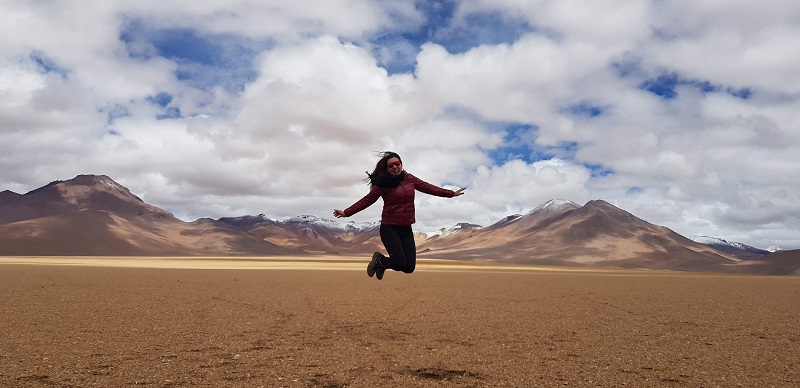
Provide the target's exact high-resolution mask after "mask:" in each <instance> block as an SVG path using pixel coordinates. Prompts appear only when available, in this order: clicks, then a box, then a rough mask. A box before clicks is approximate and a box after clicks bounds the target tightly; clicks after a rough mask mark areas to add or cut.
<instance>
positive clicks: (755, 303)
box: [0, 257, 800, 387]
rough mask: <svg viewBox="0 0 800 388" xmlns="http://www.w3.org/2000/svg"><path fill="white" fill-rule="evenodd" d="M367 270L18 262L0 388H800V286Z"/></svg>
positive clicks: (245, 263) (565, 272)
mask: <svg viewBox="0 0 800 388" xmlns="http://www.w3.org/2000/svg"><path fill="white" fill-rule="evenodd" d="M366 262H367V260H366V259H364V260H359V261H347V260H340V259H328V258H318V259H315V260H308V259H300V258H297V259H293V258H282V259H277V260H276V259H255V258H253V259H225V258H216V259H214V258H208V259H197V258H194V259H190V258H185V259H181V258H74V257H73V258H58V257H50V258H41V257H40V258H36V257H27V258H20V257H17V258H12V257H6V258H0V296H2V298H0V326H1V327H2V331H0V386H10V387H46V386H55V387H92V386H104V387H127V386H152V387H184V386H208V387H309V386H316V387H373V386H378V385H382V386H397V387H440V386H454V387H536V386H601V387H610V386H622V385H625V386H632V387H648V386H652V387H681V386H685V387H736V386H744V387H797V386H800V364H799V360H800V356H798V355H800V277H777V276H772V277H770V276H747V275H720V274H697V273H679V272H660V271H615V270H586V269H568V268H542V267H521V266H516V267H515V266H502V265H480V264H475V265H464V264H459V263H449V264H448V263H446V262H439V261H432V260H430V261H428V260H420V262H419V264H418V267H417V271H416V272H415V273H413V274H411V275H407V274H401V273H395V272H390V273H387V274H386V276H385V278H384V279H383V280H382V281H378V280H376V279H374V278H368V277H367V275H366V273H365V270H364V267H365V266H366Z"/></svg>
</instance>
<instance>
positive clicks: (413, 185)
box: [344, 172, 455, 226]
mask: <svg viewBox="0 0 800 388" xmlns="http://www.w3.org/2000/svg"><path fill="white" fill-rule="evenodd" d="M414 190H419V191H421V192H423V193H425V194H430V195H435V196H437V197H448V198H450V197H452V196H453V195H455V193H454V192H453V190H448V189H443V188H441V187H437V186H434V185H432V184H430V183H428V182H425V181H423V180H421V179H419V178H417V177H415V176H413V175H411V174H409V173H407V172H406V177H405V179H403V181H402V182H400V186H397V187H392V188H387V187H379V186H372V190H370V191H369V194H367V195H366V196H364V198H361V199H360V200H359V201H358V202H356V203H354V204H353V206H350V207H348V208H347V209H345V210H344V212H345V214H347V216H348V217H349V216H352V215H353V214H356V213H358V212H360V211H362V210H364V209H366V208H368V207H369V206H370V205H372V204H373V203H375V201H377V200H378V198H379V197H383V213H382V214H381V224H384V225H399V226H407V225H411V224H413V223H414V222H416V219H415V218H414Z"/></svg>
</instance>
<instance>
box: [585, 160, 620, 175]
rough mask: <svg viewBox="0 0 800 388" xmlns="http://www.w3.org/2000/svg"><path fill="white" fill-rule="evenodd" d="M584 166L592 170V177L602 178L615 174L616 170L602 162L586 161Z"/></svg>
mask: <svg viewBox="0 0 800 388" xmlns="http://www.w3.org/2000/svg"><path fill="white" fill-rule="evenodd" d="M583 166H584V167H586V168H588V169H589V171H591V174H592V178H602V177H607V176H611V175H614V170H612V169H610V168H608V167H606V166H603V165H602V164H593V163H584V164H583Z"/></svg>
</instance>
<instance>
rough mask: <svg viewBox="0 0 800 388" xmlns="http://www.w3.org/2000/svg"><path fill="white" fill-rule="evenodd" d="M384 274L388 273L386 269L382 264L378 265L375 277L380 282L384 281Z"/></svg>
mask: <svg viewBox="0 0 800 388" xmlns="http://www.w3.org/2000/svg"><path fill="white" fill-rule="evenodd" d="M384 272H386V267H384V266H383V265H381V264H378V267H377V268H375V277H376V278H378V280H381V279H383V273H384Z"/></svg>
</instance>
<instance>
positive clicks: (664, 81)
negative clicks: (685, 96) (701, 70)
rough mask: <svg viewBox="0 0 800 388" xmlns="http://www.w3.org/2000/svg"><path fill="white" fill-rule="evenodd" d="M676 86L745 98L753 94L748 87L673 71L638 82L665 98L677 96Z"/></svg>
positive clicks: (645, 88) (643, 87) (642, 86)
mask: <svg viewBox="0 0 800 388" xmlns="http://www.w3.org/2000/svg"><path fill="white" fill-rule="evenodd" d="M678 86H692V87H695V88H696V89H697V90H699V91H701V92H703V93H728V94H730V95H732V96H735V97H738V98H741V99H745V100H746V99H748V98H750V96H751V95H752V94H753V92H752V91H751V90H750V88H746V87H745V88H741V89H736V88H732V87H725V86H720V85H715V84H713V83H711V82H710V81H705V80H702V81H701V80H691V79H683V78H680V77H679V76H678V75H677V74H675V73H669V74H662V75H660V76H658V77H656V78H654V79H649V80H647V81H644V82H642V83H641V84H639V88H640V89H643V90H647V91H648V92H650V93H653V94H655V95H656V96H659V97H661V98H663V99H665V100H671V99H673V98H675V97H677V96H678V92H677V91H676V90H675V88H676V87H678Z"/></svg>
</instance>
